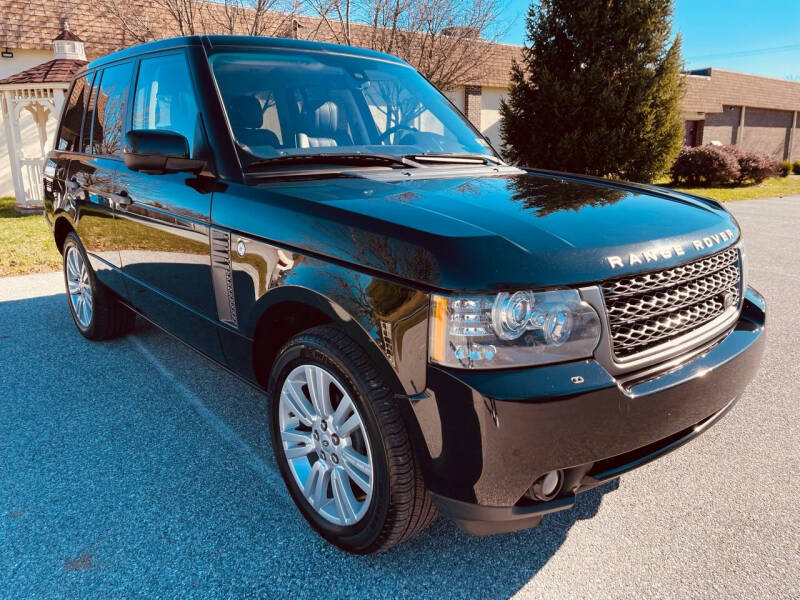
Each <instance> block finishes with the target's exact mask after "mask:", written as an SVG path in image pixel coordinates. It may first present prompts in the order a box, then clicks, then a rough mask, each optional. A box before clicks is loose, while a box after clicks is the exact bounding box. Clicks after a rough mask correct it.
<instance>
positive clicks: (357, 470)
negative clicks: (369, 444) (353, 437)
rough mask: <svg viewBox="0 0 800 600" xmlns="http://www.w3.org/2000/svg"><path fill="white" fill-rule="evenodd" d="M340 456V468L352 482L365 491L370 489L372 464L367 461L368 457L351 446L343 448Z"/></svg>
mask: <svg viewBox="0 0 800 600" xmlns="http://www.w3.org/2000/svg"><path fill="white" fill-rule="evenodd" d="M341 457H342V461H341V464H342V468H343V469H344V472H345V473H346V474H347V476H348V477H349V478H350V479H351V480H352V482H353V483H355V484H356V485H357V486H358V487H360V488H361V489H362V490H363V491H365V492H369V491H370V490H372V484H371V482H370V480H371V478H372V465H371V464H370V463H369V459H368V458H367V457H366V456H364V455H363V454H358V453H357V452H356V451H355V450H352V449H351V448H344V449H343V450H342V453H341Z"/></svg>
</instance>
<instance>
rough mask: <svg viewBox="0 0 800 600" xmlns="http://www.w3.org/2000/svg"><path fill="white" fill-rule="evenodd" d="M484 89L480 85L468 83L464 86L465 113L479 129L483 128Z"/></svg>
mask: <svg viewBox="0 0 800 600" xmlns="http://www.w3.org/2000/svg"><path fill="white" fill-rule="evenodd" d="M482 94H483V90H482V89H481V86H479V85H468V86H465V87H464V114H465V115H467V118H468V119H469V120H470V122H471V123H472V124H473V125H475V127H477V128H478V129H480V128H481V108H482V107H483V102H482V101H481V96H482Z"/></svg>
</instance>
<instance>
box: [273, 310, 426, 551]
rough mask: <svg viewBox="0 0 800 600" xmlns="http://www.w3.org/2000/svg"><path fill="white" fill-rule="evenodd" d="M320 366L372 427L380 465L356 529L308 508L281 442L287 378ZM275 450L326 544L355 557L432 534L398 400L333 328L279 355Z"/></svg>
mask: <svg viewBox="0 0 800 600" xmlns="http://www.w3.org/2000/svg"><path fill="white" fill-rule="evenodd" d="M303 364H311V365H317V366H320V367H322V368H324V369H325V370H327V371H328V372H329V373H331V374H332V375H334V377H335V378H336V379H337V380H338V382H339V383H341V384H342V385H343V386H344V388H345V390H346V391H347V393H348V394H349V395H350V397H351V399H352V400H353V401H354V402H355V404H356V405H357V408H358V411H359V413H360V415H361V417H362V421H363V423H364V426H365V428H366V432H367V437H368V438H369V444H370V448H371V450H372V460H373V462H374V466H373V468H374V484H373V485H374V491H373V497H372V500H371V503H370V505H369V508H368V509H367V512H366V514H365V516H364V517H363V518H361V520H360V521H358V522H356V523H355V524H353V525H349V526H341V525H334V524H333V523H331V522H330V521H328V520H326V519H325V518H323V517H322V516H321V515H320V514H319V513H318V512H317V511H316V510H314V508H313V507H312V506H311V505H310V504H309V502H308V501H307V500H306V498H305V496H304V495H303V493H302V491H301V490H300V488H299V485H298V483H297V482H296V481H295V479H294V476H293V475H292V473H291V471H290V468H289V464H288V461H287V459H286V456H285V454H284V453H283V445H282V441H281V438H280V428H279V421H278V419H279V417H278V403H279V398H280V390H281V389H282V386H283V382H284V380H285V379H286V377H287V376H288V375H289V373H290V372H291V371H292V370H293V369H294V368H295V367H298V366H300V365H303ZM268 398H269V404H270V411H269V415H270V417H269V420H270V431H271V434H272V447H273V450H274V452H275V456H276V459H277V461H278V465H279V467H280V471H281V475H282V476H283V480H284V483H285V484H286V487H287V488H288V490H289V493H290V494H291V496H292V499H293V500H294V502H295V504H296V505H297V507H298V508H299V509H300V512H301V513H302V514H303V516H304V517H305V518H306V520H307V521H308V522H309V524H311V526H312V527H313V528H314V529H315V530H316V531H317V532H318V533H319V534H320V535H321V536H322V537H324V538H325V539H326V540H328V541H329V542H331V543H332V544H335V545H336V546H338V547H339V548H342V549H343V550H346V551H348V552H352V553H354V554H370V553H374V552H380V551H383V550H387V549H388V548H391V547H392V546H395V545H397V544H399V543H400V542H403V541H405V540H407V539H409V538H410V537H411V536H413V535H414V534H416V533H417V532H419V531H421V530H422V529H424V528H425V527H427V526H428V525H429V524H430V523H431V522H432V521H433V519H434V518H435V517H436V515H437V511H436V507H435V505H434V504H433V502H432V500H431V497H430V494H428V492H427V489H426V487H425V483H424V481H423V478H422V473H421V472H420V467H419V465H418V463H417V460H416V457H415V455H414V451H413V449H412V447H411V441H410V439H409V435H408V432H407V430H406V427H405V424H404V422H403V419H402V416H401V414H400V410H399V408H398V406H397V399H396V398H395V397H394V394H393V393H392V391H391V389H390V386H389V385H387V384H386V382H385V381H384V380H383V379H382V377H381V376H380V375H379V373H378V370H377V369H376V368H375V366H374V365H373V363H372V362H371V361H370V359H369V358H368V357H367V355H366V353H365V352H364V351H363V349H362V348H361V347H360V346H359V345H358V344H356V343H355V342H353V340H351V339H350V338H349V337H348V336H347V335H346V334H345V333H343V332H342V331H341V330H340V329H338V328H337V327H335V326H333V325H321V326H319V327H314V328H313V329H309V330H307V331H305V332H303V333H300V334H299V335H297V336H295V337H294V338H292V339H291V340H290V341H289V342H288V343H287V344H286V345H285V346H284V347H283V349H282V350H281V352H280V354H279V356H278V358H277V359H276V361H275V363H274V365H273V367H272V371H271V373H270V378H269V384H268Z"/></svg>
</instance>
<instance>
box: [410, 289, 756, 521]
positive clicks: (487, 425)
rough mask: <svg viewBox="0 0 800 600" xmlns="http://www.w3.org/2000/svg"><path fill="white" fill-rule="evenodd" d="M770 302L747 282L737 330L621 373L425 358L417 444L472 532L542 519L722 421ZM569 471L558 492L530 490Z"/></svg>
mask: <svg viewBox="0 0 800 600" xmlns="http://www.w3.org/2000/svg"><path fill="white" fill-rule="evenodd" d="M765 318H766V306H765V303H764V300H763V298H762V297H761V296H760V295H759V294H758V293H757V292H755V291H754V290H752V289H748V290H747V293H746V296H745V301H744V305H743V309H742V313H741V316H740V317H739V319H738V321H737V322H736V324H735V325H734V326H733V328H732V329H730V330H729V331H727V332H726V333H725V334H723V335H722V336H720V337H719V338H717V339H716V340H713V341H712V342H710V343H707V344H706V345H705V346H704V347H701V348H699V349H695V350H694V351H692V352H690V353H688V354H686V355H684V356H682V357H680V358H679V359H676V360H673V361H671V362H669V363H667V364H664V365H662V366H661V367H660V368H659V369H658V370H657V371H654V370H653V369H648V370H647V371H645V372H640V373H639V374H636V373H634V374H627V375H625V377H624V378H622V377H614V376H612V375H611V374H609V373H608V371H607V370H606V369H604V368H603V367H602V366H601V365H600V364H599V363H597V362H596V361H594V360H585V361H580V362H575V363H564V364H559V365H550V366H547V367H537V368H531V369H510V370H505V371H464V370H454V369H443V368H439V367H434V366H430V367H429V368H428V384H427V390H426V392H425V393H423V394H421V395H419V396H417V397H414V398H412V399H411V405H410V406H411V410H412V412H413V416H414V419H413V420H414V425H415V427H414V429H415V431H416V434H417V437H418V438H419V439H418V440H417V447H418V448H420V449H421V451H420V452H419V454H420V455H421V456H420V458H421V462H422V465H423V469H424V471H425V474H426V481H427V484H428V488H429V489H430V491H431V493H432V494H433V497H434V500H435V501H436V503H437V505H438V506H439V509H440V511H441V512H442V514H444V515H445V516H448V517H450V518H452V519H454V520H455V521H456V522H457V523H458V524H459V525H460V526H461V527H462V528H463V529H465V530H466V531H468V532H470V533H477V534H485V533H497V532H502V531H512V530H515V529H522V528H526V527H531V526H533V525H536V524H537V523H538V521H539V520H540V519H541V517H542V515H543V514H546V513H548V512H554V511H558V510H564V509H567V508H569V507H570V506H572V503H573V501H574V495H575V494H576V493H579V492H582V491H584V490H586V489H589V488H591V487H594V486H596V485H599V484H600V483H602V482H604V481H607V480H609V479H612V478H614V477H618V476H619V475H621V474H622V473H624V472H626V471H629V470H631V469H633V468H636V467H638V466H641V465H643V464H645V463H646V462H649V461H650V460H653V459H655V458H658V457H659V456H662V455H663V454H665V453H667V452H669V451H671V450H674V449H675V448H677V447H678V446H680V445H682V444H684V443H686V442H688V441H690V440H691V439H693V438H695V437H697V436H698V435H699V434H700V433H702V432H703V431H705V430H706V429H708V428H709V427H710V426H711V425H713V424H714V423H716V422H717V421H718V420H719V419H720V418H721V417H722V416H724V414H725V413H726V412H727V411H728V410H729V409H730V408H731V407H732V405H733V404H734V402H735V401H736V399H737V398H738V397H739V396H740V395H741V393H742V391H743V390H744V388H745V386H746V385H747V384H748V383H749V382H750V381H751V380H752V379H753V377H754V375H755V373H756V370H757V369H758V365H759V362H760V359H761V354H762V352H763V345H764V339H765V336H764V331H765ZM555 469H562V470H565V472H567V473H568V474H569V476H568V477H567V482H566V483H567V485H566V486H565V490H564V493H563V494H562V496H561V497H559V498H556V499H555V500H553V501H550V502H546V503H536V502H534V501H532V500H529V499H528V498H527V497H526V496H525V493H526V491H527V490H528V489H529V488H530V487H531V485H532V484H533V482H534V481H535V480H536V479H537V478H539V477H540V476H541V475H543V474H545V473H547V472H548V471H552V470H555Z"/></svg>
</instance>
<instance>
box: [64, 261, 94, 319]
mask: <svg viewBox="0 0 800 600" xmlns="http://www.w3.org/2000/svg"><path fill="white" fill-rule="evenodd" d="M65 264H66V272H67V292H68V293H69V300H70V303H71V304H72V310H73V312H74V314H75V320H76V321H77V322H78V325H80V326H81V328H83V329H86V328H87V327H89V324H90V323H91V322H92V307H93V298H92V286H91V282H90V280H89V269H88V268H87V267H86V263H85V261H84V260H83V255H82V254H81V252H80V250H78V248H76V247H75V246H70V247H69V248H68V249H67V256H66V259H65Z"/></svg>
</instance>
